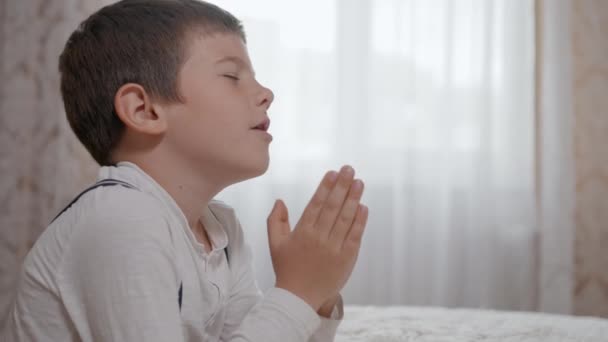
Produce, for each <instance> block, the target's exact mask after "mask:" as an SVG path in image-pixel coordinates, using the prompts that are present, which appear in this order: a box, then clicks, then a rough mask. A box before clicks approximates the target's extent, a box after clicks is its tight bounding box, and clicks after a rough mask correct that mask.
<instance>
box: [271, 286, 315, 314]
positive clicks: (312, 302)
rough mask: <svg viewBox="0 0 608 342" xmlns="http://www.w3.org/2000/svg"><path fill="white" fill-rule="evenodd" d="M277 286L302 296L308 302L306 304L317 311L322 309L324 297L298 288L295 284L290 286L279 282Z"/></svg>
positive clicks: (299, 296)
mask: <svg viewBox="0 0 608 342" xmlns="http://www.w3.org/2000/svg"><path fill="white" fill-rule="evenodd" d="M275 287H276V288H280V289H283V290H285V291H288V292H290V293H291V294H293V295H294V296H296V297H298V298H300V299H301V300H303V301H304V302H306V304H308V305H309V306H310V307H311V308H312V309H313V310H314V311H316V312H318V311H319V310H320V308H321V306H322V305H323V304H324V302H323V300H322V299H319V298H317V297H316V296H314V295H311V294H308V293H307V292H306V291H303V290H301V289H298V288H296V287H294V286H289V285H286V284H282V283H279V282H277V283H276V284H275Z"/></svg>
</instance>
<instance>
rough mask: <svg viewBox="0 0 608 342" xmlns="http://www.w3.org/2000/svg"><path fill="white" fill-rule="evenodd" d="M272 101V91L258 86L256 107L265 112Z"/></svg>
mask: <svg viewBox="0 0 608 342" xmlns="http://www.w3.org/2000/svg"><path fill="white" fill-rule="evenodd" d="M273 101H274V93H273V92H272V90H270V89H269V88H266V87H264V86H263V85H261V84H260V91H259V92H258V94H257V96H256V106H257V107H262V108H263V109H264V111H267V110H268V108H270V105H271V104H272V102H273Z"/></svg>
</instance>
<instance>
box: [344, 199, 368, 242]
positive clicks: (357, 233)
mask: <svg viewBox="0 0 608 342" xmlns="http://www.w3.org/2000/svg"><path fill="white" fill-rule="evenodd" d="M368 216H369V210H368V208H367V206H365V205H363V204H360V205H359V208H358V210H357V214H356V215H355V221H354V222H353V225H352V226H351V228H350V231H349V232H348V235H347V236H346V239H345V240H344V243H343V244H342V248H343V249H349V250H351V251H355V252H356V251H358V250H359V246H360V245H361V239H362V238H363V232H364V231H365V226H366V225H367V218H368Z"/></svg>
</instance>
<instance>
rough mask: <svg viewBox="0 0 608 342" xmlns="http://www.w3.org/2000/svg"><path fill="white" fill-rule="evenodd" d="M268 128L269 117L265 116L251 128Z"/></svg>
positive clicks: (261, 129) (262, 129)
mask: <svg viewBox="0 0 608 342" xmlns="http://www.w3.org/2000/svg"><path fill="white" fill-rule="evenodd" d="M268 128H270V119H268V118H265V119H264V120H263V121H262V122H260V123H259V124H257V125H256V126H254V127H252V129H256V130H260V131H264V132H266V131H268Z"/></svg>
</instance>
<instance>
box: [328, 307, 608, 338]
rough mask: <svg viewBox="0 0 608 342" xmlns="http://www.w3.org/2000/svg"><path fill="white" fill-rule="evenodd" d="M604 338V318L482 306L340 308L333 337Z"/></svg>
mask: <svg viewBox="0 0 608 342" xmlns="http://www.w3.org/2000/svg"><path fill="white" fill-rule="evenodd" d="M347 341H348V342H357V341H369V342H389V341H415V342H431V341H433V342H443V341H445V342H447V341H450V342H464V341H467V342H472V341H475V342H477V341H483V342H490V341H491V342H498V341H500V342H515V341H517V342H532V341H534V342H536V341H543V342H563V341H584V342H608V320H606V319H600V318H589V317H573V316H558V315H548V314H540V313H517V312H500V311H486V310H461V309H459V310H456V309H442V308H418V307H357V306H347V307H346V308H345V317H344V321H343V322H342V323H341V325H340V328H339V329H338V334H337V337H336V342H347Z"/></svg>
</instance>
